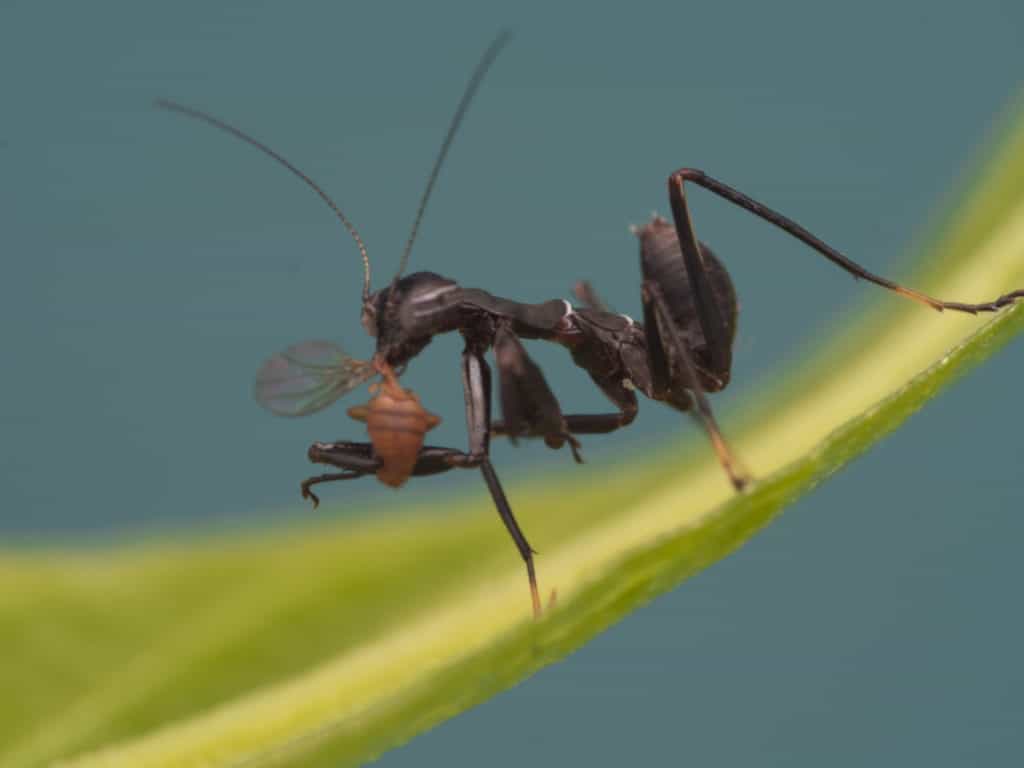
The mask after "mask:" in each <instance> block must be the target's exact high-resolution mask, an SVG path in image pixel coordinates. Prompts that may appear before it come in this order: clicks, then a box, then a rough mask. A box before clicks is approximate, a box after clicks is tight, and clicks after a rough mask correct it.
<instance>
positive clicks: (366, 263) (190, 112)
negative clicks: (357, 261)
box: [156, 99, 370, 303]
mask: <svg viewBox="0 0 1024 768" xmlns="http://www.w3.org/2000/svg"><path fill="white" fill-rule="evenodd" d="M156 105H157V106H158V107H160V108H161V109H166V110H169V111H170V112H177V113H179V114H182V115H185V116H186V117H192V118H195V119H196V120H202V121H203V122H204V123H209V124H210V125H212V126H213V127H215V128H220V129H221V130H222V131H225V132H226V133H230V134H231V135H232V136H234V137H235V138H237V139H241V140H242V141H244V142H246V143H247V144H251V145H252V146H254V147H256V149H258V150H260V151H261V152H263V153H264V154H266V155H269V156H270V157H272V158H273V159H274V160H277V162H279V163H280V164H281V165H283V166H284V167H285V168H287V169H288V170H289V171H291V172H292V173H294V174H295V175H296V176H298V177H299V178H300V179H302V180H303V181H304V182H306V184H308V185H309V186H310V187H311V188H312V189H313V191H314V192H316V193H317V194H318V195H320V198H321V199H322V200H323V201H324V202H325V203H327V205H328V206H329V207H330V209H331V210H332V211H334V213H335V214H337V216H338V218H339V219H341V223H342V224H344V225H345V229H347V230H348V233H349V234H350V235H352V239H353V240H355V241H356V246H357V247H358V248H359V255H360V256H362V257H363V302H364V303H365V301H366V299H367V297H368V296H369V295H370V257H369V256H367V254H366V246H365V245H364V244H363V239H362V238H361V237H360V236H359V232H357V231H356V228H355V225H354V224H353V223H352V222H351V221H349V220H348V217H347V216H345V214H344V213H342V212H341V209H340V208H339V207H338V206H337V205H336V204H335V202H334V201H333V200H331V198H330V197H328V196H327V193H326V192H324V191H323V190H322V189H321V188H320V185H319V184H317V183H316V182H315V181H313V180H312V179H311V178H309V176H307V175H306V174H304V173H303V172H302V171H300V170H299V169H298V168H296V167H295V166H294V165H292V164H291V163H290V162H288V161H287V160H285V159H284V158H283V157H281V155H279V154H277V152H275V151H274V150H272V149H271V148H270V147H268V146H267V145H266V144H264V143H263V142H260V141H257V140H256V139H254V138H253V137H252V136H249V135H248V134H245V133H242V131H240V130H238V129H237V128H235V127H234V126H231V125H228V124H227V123H225V122H224V121H223V120H219V119H217V118H216V117H214V116H213V115H208V114H206V113H205V112H200V111H199V110H198V109H193V108H192V107H186V106H184V105H183V104H177V103H175V102H173V101H168V100H167V99H157V102H156Z"/></svg>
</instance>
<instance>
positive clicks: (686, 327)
mask: <svg viewBox="0 0 1024 768" xmlns="http://www.w3.org/2000/svg"><path fill="white" fill-rule="evenodd" d="M507 40H508V34H507V33H502V34H501V35H499V36H498V37H497V39H495V41H494V42H493V43H491V45H490V47H489V48H488V49H487V51H486V53H485V54H484V56H483V58H482V59H481V60H480V62H479V64H478V65H477V67H476V69H475V70H474V72H473V75H472V77H471V79H470V81H469V84H468V86H467V87H466V90H465V91H464V93H463V95H462V99H461V101H460V102H459V105H458V108H457V109H456V111H455V115H454V117H453V119H452V122H451V124H450V126H449V128H448V133H447V135H446V136H445V138H444V142H443V143H442V145H441V151H440V152H439V153H438V156H437V158H436V160H435V162H434V166H433V169H432V170H431V172H430V176H429V177H428V180H427V185H426V189H425V191H424V193H423V196H422V198H421V199H420V204H419V207H418V209H417V211H416V215H415V218H414V220H413V225H412V230H411V232H410V234H409V239H408V241H407V242H406V244H405V249H404V251H403V253H402V258H401V261H400V265H399V268H398V272H397V273H396V275H395V276H394V278H393V279H392V280H391V282H390V283H389V284H388V285H387V286H385V287H384V288H382V289H380V290H378V291H376V292H371V291H370V262H369V258H368V256H367V252H366V247H365V246H364V244H363V241H362V239H361V238H360V236H359V233H358V232H357V231H356V228H355V227H354V226H353V225H352V223H351V222H350V221H349V220H348V219H347V218H346V217H345V215H344V214H343V213H342V212H341V210H340V209H339V208H338V206H337V205H335V203H334V202H333V201H332V200H331V199H330V198H329V197H328V196H327V194H326V193H325V192H324V191H323V190H322V189H321V188H320V187H319V186H318V185H317V184H316V183H315V182H313V180H312V179H310V178H309V177H308V176H306V175H305V174H304V173H303V172H302V171H300V170H298V169H297V168H296V167H295V166H293V165H292V164H291V163H289V162H288V161H287V160H285V159H284V158H283V157H281V156H280V155H279V154H277V153H276V152H274V151H273V150H272V149H270V148H269V147H267V146H265V145H264V144H262V143H260V142H259V141H257V140H256V139H254V138H252V137H250V136H248V135H246V134H244V133H242V132H241V131H239V130H238V129H236V128H234V127H232V126H230V125H228V124H227V123H224V122H222V121H221V120H219V119H218V118H215V117H212V116H211V115H208V114H206V113H204V112H200V111H198V110H195V109H192V108H190V107H185V106H181V105H179V104H175V103H173V102H169V101H160V102H158V104H159V106H161V107H162V108H164V109H169V110H172V111H175V112H179V113H182V114H184V115H187V116H189V117H193V118H196V119H199V120H202V121H204V122H206V123H209V124H211V125H213V126H215V127H217V128H220V129H221V130H223V131H226V132H228V133H230V134H232V135H233V136H235V137H237V138H239V139H241V140H243V141H245V142H247V143H249V144H251V145H253V146H255V147H256V148H257V149H259V150H260V151H262V152H264V153H265V154H267V155H269V156H270V157H272V158H273V159H275V160H276V161H277V162H279V163H281V164H282V165H284V166H285V167H286V168H287V169H288V170H290V171H291V172H292V173H294V174H295V175H296V176H298V177H299V178H300V179H302V180H303V181H304V182H305V183H306V184H307V185H309V186H310V187H311V188H312V189H313V190H314V191H315V192H316V193H317V194H318V195H319V196H320V197H321V198H322V199H323V200H324V202H326V203H327V205H328V206H330V208H331V209H332V210H333V211H334V213H335V214H336V215H337V216H338V218H339V219H340V220H341V222H342V224H343V225H344V226H345V228H346V229H347V230H348V231H349V234H351V236H352V238H353V239H354V240H355V243H356V247H357V248H358V250H359V253H360V255H361V256H362V261H363V300H362V324H363V326H364V328H365V329H366V331H367V332H368V333H369V334H370V335H371V336H373V337H376V340H377V342H376V351H375V354H374V356H373V359H372V360H371V361H364V360H357V359H355V358H352V357H350V356H349V355H347V354H346V353H345V352H344V350H342V349H341V348H340V347H339V346H337V345H336V344H333V343H332V342H328V341H306V342H302V343H300V344H296V345H294V346H292V347H290V348H288V349H286V350H285V351H284V352H281V353H279V354H277V355H275V356H273V357H272V358H270V359H269V360H268V361H267V362H266V363H265V364H264V365H263V367H262V368H260V370H259V372H258V373H257V376H256V386H255V396H256V399H257V400H258V401H259V402H260V403H261V404H262V405H264V406H265V407H267V408H268V409H270V410H271V411H273V412H274V413H277V414H280V415H283V416H304V415H306V414H309V413H313V412H315V411H319V410H321V409H323V408H326V407H327V406H328V405H330V404H332V403H333V402H334V401H336V400H337V399H339V398H340V397H342V396H343V395H345V394H347V393H348V392H350V391H352V390H353V389H355V388H356V387H358V386H359V385H360V384H363V383H365V382H367V381H369V380H370V379H371V378H373V377H374V376H378V375H379V376H381V379H382V380H381V382H380V383H379V384H376V385H374V386H375V396H374V398H373V399H372V400H370V402H369V403H368V404H366V405H363V406H357V407H355V408H351V409H349V412H348V413H349V415H350V416H351V417H352V418H354V419H357V420H359V421H364V422H366V425H367V430H368V433H369V436H370V442H350V441H339V442H330V443H321V442H317V443H313V445H311V446H310V448H309V452H308V455H309V459H310V461H312V462H314V463H319V464H326V465H329V466H332V467H334V468H335V469H336V470H339V471H333V472H329V473H326V474H322V475H317V476H314V477H310V478H307V479H306V480H304V481H303V482H302V485H301V489H302V495H303V497H305V498H309V499H312V501H313V503H314V504H316V503H318V501H319V499H318V498H317V496H316V495H315V494H314V493H313V491H312V490H311V488H312V487H313V486H314V485H318V484H320V483H325V482H330V481H335V480H350V479H354V478H357V477H363V476H366V475H376V476H377V478H378V479H379V480H380V481H381V482H383V483H385V484H387V485H391V486H394V487H398V486H400V485H402V484H403V483H405V482H406V480H408V478H409V477H411V476H421V475H432V474H437V473H440V472H447V471H448V470H450V469H453V468H479V469H480V472H481V473H482V475H483V478H484V481H485V482H486V484H487V487H488V489H489V490H490V493H491V497H492V499H493V500H494V504H495V507H496V508H497V510H498V514H499V515H500V516H501V519H502V522H503V523H504V524H505V527H506V528H507V529H508V532H509V534H510V535H511V536H512V539H513V541H514V542H515V545H516V547H517V549H518V550H519V554H520V555H521V556H522V558H523V560H524V562H525V563H526V569H527V575H528V578H529V583H530V595H531V599H532V602H533V611H534V614H535V615H539V614H540V611H541V602H540V597H539V592H538V589H537V579H536V576H535V573H534V563H533V550H532V549H531V548H530V545H529V543H528V542H527V540H526V537H525V536H524V535H523V532H522V530H521V529H520V527H519V524H518V523H517V521H516V519H515V516H514V515H513V514H512V509H511V507H510V506H509V503H508V500H507V499H506V498H505V494H504V491H503V490H502V487H501V484H500V483H499V481H498V477H497V475H496V474H495V472H494V468H493V467H492V466H491V461H490V439H491V436H492V435H504V436H507V437H508V438H509V439H511V440H515V439H517V438H519V437H539V438H542V439H543V440H544V442H545V443H546V444H547V445H548V446H549V447H551V448H554V449H558V448H561V447H563V446H566V445H568V446H569V450H570V451H571V453H572V455H573V457H574V458H575V460H576V461H581V458H580V453H579V451H580V444H579V441H578V440H577V438H576V436H577V435H587V434H603V433H606V432H613V431H615V430H617V429H619V428H621V427H625V426H627V425H628V424H630V423H631V422H632V421H633V419H634V418H635V416H636V412H637V408H638V404H637V396H636V393H637V392H640V393H642V394H643V395H644V396H645V397H648V398H650V399H652V400H657V401H660V402H663V403H665V404H666V405H669V406H670V407H672V408H674V409H676V410H677V411H681V412H685V413H689V414H690V415H691V416H693V417H694V418H695V419H696V421H697V422H698V423H699V424H700V425H701V427H702V428H703V429H704V431H705V432H706V433H707V435H708V437H709V439H710V441H711V444H712V447H713V448H714V451H715V453H716V455H717V457H718V460H719V462H720V463H721V465H722V467H723V469H724V470H725V472H726V474H727V475H728V477H729V480H730V482H731V483H732V485H733V486H734V487H735V488H736V490H741V489H742V488H743V487H744V486H745V485H746V484H747V483H748V481H749V475H748V474H747V473H746V472H745V471H744V470H743V469H742V468H741V465H740V464H739V462H738V461H737V460H736V458H735V457H734V456H733V453H732V451H731V450H730V448H729V446H728V444H727V442H726V440H725V438H724V437H723V436H722V434H721V432H720V431H719V429H718V425H717V424H716V423H715V418H714V415H713V413H712V410H711V406H710V404H709V402H708V399H707V397H706V395H707V394H708V393H713V392H718V391H720V390H722V389H724V388H725V387H726V386H727V385H728V383H729V378H730V373H731V369H732V344H733V339H734V337H735V334H736V320H737V314H738V304H737V301H736V292H735V289H734V288H733V285H732V281H731V280H730V278H729V275H728V273H727V272H726V270H725V267H724V266H723V265H722V263H721V262H720V261H719V259H718V258H717V256H716V255H715V254H714V253H713V252H712V251H711V249H710V248H709V247H708V246H707V245H705V244H704V243H701V242H700V241H698V240H697V237H696V234H695V232H694V229H693V224H692V222H691V220H690V213H689V209H688V207H687V203H686V194H685V189H684V184H685V183H686V182H692V183H694V184H697V185H698V186H701V187H704V188H705V189H707V190H709V191H710V192H713V193H714V194H716V195H718V196H719V197H722V198H724V199H725V200H727V201H729V202H730V203H733V204H734V205H737V206H739V207H740V208H742V209H744V210H746V211H749V212H750V213H752V214H754V215H755V216H758V217H760V218H762V219H764V220H765V221H767V222H769V223H770V224H773V225H775V226H776V227H779V228H780V229H782V230H783V231H785V232H787V233H789V234H790V235H792V236H793V237H795V238H796V239H798V240H800V241H801V242H803V243H805V244H806V245H808V246H810V247H811V248H812V249H814V250H815V251H817V252H818V253H820V254H821V255H823V256H824V257H825V258H827V259H828V260H829V261H831V262H832V263H834V264H835V265H837V266H838V267H840V268H841V269H844V270H845V271H847V272H849V273H850V274H852V275H854V276H855V277H858V278H862V279H864V280H867V281H869V282H871V283H874V284H875V285H879V286H881V287H883V288H886V289H888V290H891V291H894V292H895V293H897V294H899V295H901V296H904V297H906V298H910V299H913V300H914V301H917V302H920V303H922V304H924V305H926V306H928V307H931V308H932V309H936V310H939V311H942V310H946V309H949V310H955V311H958V312H968V313H971V314H976V313H978V312H994V311H996V310H998V309H1000V308H1002V307H1005V306H1008V305H1009V304H1012V303H1014V302H1015V301H1017V300H1018V299H1020V298H1022V297H1024V290H1016V291H1012V292H1010V293H1007V294H1005V295H1003V296H1000V297H999V298H997V299H995V300H993V301H990V302H984V303H980V304H964V303H960V302H947V301H940V300H938V299H934V298H932V297H930V296H927V295H925V294H923V293H920V292H918V291H914V290H911V289H909V288H904V287H902V286H900V285H897V284H896V283H893V282H891V281H889V280H886V279H885V278H882V277H879V276H877V275H874V274H872V273H871V272H868V271H867V270H866V269H864V268H863V267H861V266H859V265H858V264H856V263H854V262H853V261H851V260H850V259H848V258H847V257H845V256H844V255H842V254H841V253H839V252H838V251H837V250H835V249H834V248H832V247H831V246H829V245H828V244H826V243H825V242H823V241H822V240H820V239H818V238H817V237H815V236H814V235H812V234H811V233H810V232H808V231H807V230H806V229H804V228H803V227H801V226H800V225H799V224H797V223H796V222H794V221H792V220H791V219H788V218H786V217H785V216H783V215H782V214H780V213H777V212H776V211H773V210H772V209H770V208H768V207H766V206H764V205H762V204H761V203H759V202H757V201H755V200H753V199H751V198H750V197H747V196H746V195H744V194H743V193H742V192H739V191H737V190H736V189H733V188H732V187H730V186H727V185H726V184H723V183H722V182H720V181H717V180H716V179H713V178H711V177H710V176H708V175H707V174H705V173H704V172H703V171H699V170H695V169H692V168H684V169H681V170H679V171H676V172H675V173H672V174H671V175H670V176H669V177H668V194H669V203H670V206H671V210H672V219H673V221H672V222H671V223H670V222H669V221H667V220H665V219H662V218H660V217H658V216H655V217H653V218H652V219H651V220H650V222H648V223H647V224H645V225H644V226H642V227H639V228H637V229H636V230H634V231H635V233H636V235H637V237H638V239H639V241H640V271H641V283H640V288H641V300H642V305H643V323H639V322H635V321H634V320H633V319H632V318H630V317H628V316H626V315H621V314H617V313H615V312H613V311H611V310H610V309H609V308H608V307H606V306H605V305H604V303H603V302H602V301H601V300H600V299H599V298H598V297H597V294H596V293H595V292H594V290H593V289H592V288H591V286H590V285H589V284H588V283H586V282H581V283H578V284H577V285H576V288H575V290H574V293H575V295H576V298H577V299H578V301H579V302H580V303H581V304H582V305H583V306H581V307H574V306H573V305H572V304H570V303H569V302H568V301H565V300H564V299H554V300H551V301H546V302H543V303H541V304H527V303H522V302H518V301H515V300H512V299H506V298H502V297H500V296H495V295H493V294H491V293H487V292H486V291H483V290H480V289H476V288H463V287H461V286H460V285H458V283H456V282H455V281H454V280H450V279H448V278H446V277H442V276H441V275H438V274H435V273H433V272H416V273H413V274H411V275H408V276H406V277H402V273H403V272H404V271H405V266H406V264H407V263H408V258H409V253H410V251H411V250H412V246H413V243H414V242H415V240H416V234H417V232H418V230H419V226H420V222H421V221H422V219H423V213H424V211H425V210H426V206H427V202H428V201H429V199H430V194H431V192H432V190H433V188H434V184H435V182H436V181H437V177H438V174H439V172H440V169H441V166H442V164H443V163H444V159H445V157H446V155H447V154H448V150H449V148H450V147H451V143H452V139H453V138H454V136H455V133H456V131H457V130H458V128H459V125H460V124H461V122H462V119H463V117H464V116H465V113H466V110H467V108H468V106H469V103H470V102H471V100H472V98H473V96H474V94H475V93H476V90H477V88H478V86H479V85H480V82H481V80H482V79H483V77H484V75H485V74H486V72H487V70H488V69H489V68H490V66H491V64H492V63H493V61H494V59H495V57H496V56H497V55H498V52H499V51H500V50H501V48H502V47H503V46H504V45H505V43H506V42H507ZM450 331H458V332H459V333H460V334H461V335H462V337H463V339H464V341H465V347H464V350H463V353H462V384H463V392H464V395H465V400H466V421H467V427H468V433H469V434H468V436H469V445H468V449H467V450H465V451H462V450H459V449H457V448H445V447H439V446H429V445H424V444H423V442H424V436H425V435H426V433H427V432H428V431H429V430H430V429H432V428H434V427H435V426H437V424H438V423H439V421H440V419H439V418H438V417H437V416H435V415H434V414H431V413H429V412H428V411H426V410H425V409H424V408H423V406H422V405H421V404H420V402H419V400H418V398H417V397H416V396H415V395H414V394H413V393H412V392H411V391H409V390H407V389H404V388H403V387H402V386H401V385H400V384H399V383H398V377H399V376H400V375H401V374H402V373H403V372H404V370H405V368H406V366H407V365H408V363H409V362H410V361H411V360H412V359H413V358H415V357H416V356H417V355H418V354H419V353H420V352H422V351H423V349H424V347H426V346H427V345H428V344H429V343H430V341H431V339H432V338H433V337H434V336H436V335H438V334H441V333H447V332H450ZM521 339H540V340H544V341H550V342H554V343H556V344H560V345H561V346H563V347H565V348H567V349H568V350H569V353H570V355H571V356H572V360H573V362H574V363H576V365H578V366H580V367H581V368H583V369H584V370H585V371H586V372H587V373H588V374H589V375H590V377H591V379H592V380H593V382H594V383H595V384H596V385H597V386H598V388H599V389H600V390H601V391H602V392H603V393H604V394H605V395H606V396H607V397H608V399H609V400H610V401H611V402H612V403H613V404H614V406H615V409H616V410H615V412H614V413H600V414H589V413H588V414H565V413H563V412H562V409H561V406H560V405H559V403H558V400H557V399H556V398H555V395H554V394H553V393H552V391H551V388H550V387H549V386H548V384H547V382H546V381H545V379H544V375H543V373H542V372H541V370H540V368H539V367H538V366H537V365H536V363H534V362H533V361H532V360H531V359H530V357H529V355H527V353H526V350H525V348H524V347H523V344H522V341H521ZM489 349H493V350H494V358H495V363H496V365H497V367H498V379H499V382H500V390H501V391H500V400H501V414H502V420H501V421H499V422H492V421H491V372H490V366H489V365H488V364H487V362H486V360H485V359H484V355H485V353H486V352H487V350H489Z"/></svg>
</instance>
